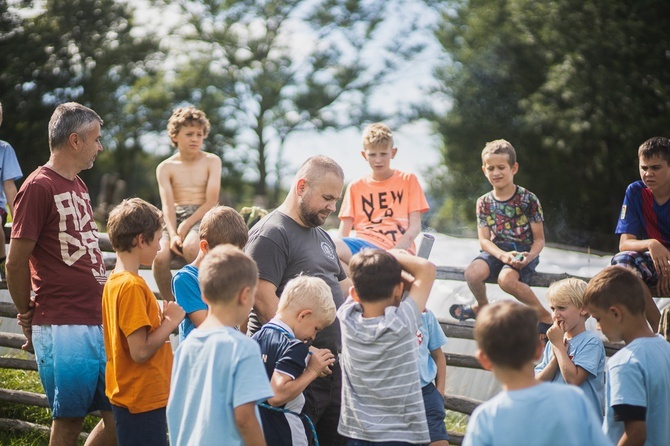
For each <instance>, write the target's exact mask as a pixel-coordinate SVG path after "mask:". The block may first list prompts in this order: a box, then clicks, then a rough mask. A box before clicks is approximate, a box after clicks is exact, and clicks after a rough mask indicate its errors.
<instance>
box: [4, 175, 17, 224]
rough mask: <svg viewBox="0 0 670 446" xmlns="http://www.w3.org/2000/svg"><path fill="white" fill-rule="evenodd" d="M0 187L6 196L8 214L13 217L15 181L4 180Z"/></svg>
mask: <svg viewBox="0 0 670 446" xmlns="http://www.w3.org/2000/svg"><path fill="white" fill-rule="evenodd" d="M2 188H3V190H4V191H5V197H7V204H8V205H9V214H10V215H11V216H12V218H13V217H14V199H15V198H16V183H14V180H6V181H5V182H4V183H3V184H2Z"/></svg>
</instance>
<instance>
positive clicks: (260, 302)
mask: <svg viewBox="0 0 670 446" xmlns="http://www.w3.org/2000/svg"><path fill="white" fill-rule="evenodd" d="M278 305H279V298H278V297H277V286H276V285H275V284H274V283H272V282H268V281H267V280H263V279H260V280H259V281H258V286H257V287H256V300H255V302H254V311H255V312H256V316H257V317H258V321H259V322H260V324H261V325H263V324H266V323H267V322H269V321H270V319H272V318H273V317H274V316H275V314H277V306H278Z"/></svg>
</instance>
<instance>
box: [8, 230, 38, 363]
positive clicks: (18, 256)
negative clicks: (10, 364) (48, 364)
mask: <svg viewBox="0 0 670 446" xmlns="http://www.w3.org/2000/svg"><path fill="white" fill-rule="evenodd" d="M35 244H36V242H35V241H34V240H29V239H24V238H15V239H12V242H11V245H12V247H11V249H10V250H9V253H8V255H7V264H6V271H7V288H8V290H9V294H10V296H11V297H12V300H13V301H14V305H16V309H17V311H18V312H19V315H20V316H21V318H20V319H19V323H20V325H21V328H22V330H23V334H24V335H25V336H26V339H27V342H26V343H25V344H24V345H23V346H22V347H21V348H23V349H24V350H28V351H30V350H32V330H31V328H30V325H31V322H32V314H33V311H34V308H33V307H32V305H31V301H30V290H31V285H30V265H29V261H30V256H31V254H32V253H33V249H34V248H35Z"/></svg>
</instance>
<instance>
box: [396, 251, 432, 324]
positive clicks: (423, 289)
mask: <svg viewBox="0 0 670 446" xmlns="http://www.w3.org/2000/svg"><path fill="white" fill-rule="evenodd" d="M388 252H390V253H391V254H393V255H394V256H395V258H396V259H398V262H400V266H402V268H403V270H405V271H407V272H408V273H410V274H411V275H412V276H413V277H414V281H413V282H412V285H411V287H410V289H409V297H410V299H412V300H413V301H414V302H415V303H416V306H417V307H418V309H419V313H422V312H423V310H424V308H425V307H426V301H428V296H429V295H430V290H431V289H432V288H433V282H435V274H436V268H435V265H433V263H431V262H429V261H428V260H426V259H423V258H421V257H417V256H413V255H411V254H408V253H406V252H405V251H402V250H395V249H391V250H389V251H388Z"/></svg>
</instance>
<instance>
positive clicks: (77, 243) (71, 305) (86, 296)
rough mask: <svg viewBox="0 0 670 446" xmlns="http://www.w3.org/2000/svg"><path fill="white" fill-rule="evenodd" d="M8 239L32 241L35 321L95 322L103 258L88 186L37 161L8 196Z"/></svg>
mask: <svg viewBox="0 0 670 446" xmlns="http://www.w3.org/2000/svg"><path fill="white" fill-rule="evenodd" d="M12 238H13V239H19V238H21V239H28V240H34V241H35V242H36V244H35V249H34V250H33V252H32V255H31V257H30V276H31V281H32V287H33V290H34V291H35V303H36V305H35V315H34V316H33V324H35V325H50V324H51V325H100V324H101V323H102V310H101V301H102V289H103V286H104V284H105V281H106V276H105V264H104V263H103V261H102V253H101V252H100V248H99V246H98V227H97V225H96V224H95V220H94V219H93V209H92V208H91V200H90V198H89V196H88V188H87V187H86V185H85V184H84V182H83V181H82V180H81V178H79V177H75V179H74V180H72V181H71V180H68V179H67V178H64V177H62V176H60V175H59V174H57V173H56V172H54V171H53V170H51V169H49V168H48V167H44V166H42V167H39V168H37V170H35V171H34V172H33V173H31V174H30V176H28V178H26V180H25V181H24V183H23V185H22V186H21V189H20V190H19V192H18V193H17V194H16V200H15V202H14V222H13V223H12Z"/></svg>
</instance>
